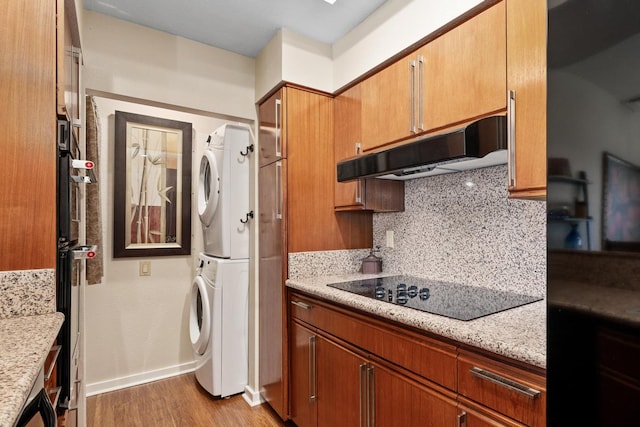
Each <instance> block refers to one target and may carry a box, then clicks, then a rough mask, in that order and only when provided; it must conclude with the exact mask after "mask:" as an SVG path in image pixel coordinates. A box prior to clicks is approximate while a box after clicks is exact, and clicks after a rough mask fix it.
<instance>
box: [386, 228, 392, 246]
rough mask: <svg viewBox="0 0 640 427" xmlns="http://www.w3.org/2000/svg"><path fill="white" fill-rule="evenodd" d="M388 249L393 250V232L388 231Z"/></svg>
mask: <svg viewBox="0 0 640 427" xmlns="http://www.w3.org/2000/svg"><path fill="white" fill-rule="evenodd" d="M387 247H388V248H393V230H387Z"/></svg>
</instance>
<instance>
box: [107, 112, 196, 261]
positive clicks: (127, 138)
mask: <svg viewBox="0 0 640 427" xmlns="http://www.w3.org/2000/svg"><path fill="white" fill-rule="evenodd" d="M191 143H192V125H191V123H186V122H180V121H176V120H169V119H162V118H158V117H152V116H145V115H142V114H135V113H128V112H123V111H116V112H115V147H114V149H115V156H114V159H115V164H114V219H113V223H114V224H113V225H114V227H113V228H114V232H113V257H114V258H126V257H155V256H171V255H190V254H191Z"/></svg>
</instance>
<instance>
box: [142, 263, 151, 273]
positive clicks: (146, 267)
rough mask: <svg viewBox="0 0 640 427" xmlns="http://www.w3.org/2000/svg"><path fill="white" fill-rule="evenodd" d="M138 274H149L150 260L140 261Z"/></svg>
mask: <svg viewBox="0 0 640 427" xmlns="http://www.w3.org/2000/svg"><path fill="white" fill-rule="evenodd" d="M140 276H151V261H140Z"/></svg>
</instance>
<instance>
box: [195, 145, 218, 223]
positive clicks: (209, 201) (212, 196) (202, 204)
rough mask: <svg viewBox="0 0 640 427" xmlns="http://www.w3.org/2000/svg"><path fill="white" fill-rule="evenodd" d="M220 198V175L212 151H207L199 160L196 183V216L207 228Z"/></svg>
mask: <svg viewBox="0 0 640 427" xmlns="http://www.w3.org/2000/svg"><path fill="white" fill-rule="evenodd" d="M219 198H220V174H219V171H218V165H217V163H216V156H215V154H214V153H213V151H211V150H209V149H207V150H205V152H204V155H203V156H202V159H201V160H200V179H199V182H198V215H200V221H201V222H202V223H203V224H204V225H205V226H209V225H210V224H211V221H212V220H213V215H214V214H215V213H216V209H217V208H218V199H219Z"/></svg>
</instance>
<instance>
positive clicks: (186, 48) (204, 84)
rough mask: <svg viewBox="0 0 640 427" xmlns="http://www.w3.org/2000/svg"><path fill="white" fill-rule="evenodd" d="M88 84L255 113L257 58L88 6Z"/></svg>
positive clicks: (102, 89)
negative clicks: (166, 31)
mask: <svg viewBox="0 0 640 427" xmlns="http://www.w3.org/2000/svg"><path fill="white" fill-rule="evenodd" d="M83 42H84V46H83V49H84V60H85V69H84V71H85V74H84V81H85V86H86V88H87V89H90V90H93V91H100V92H105V93H110V94H117V95H121V96H128V97H132V98H138V99H144V100H152V101H156V102H160V103H166V104H169V105H176V106H180V107H184V108H190V109H195V110H202V111H207V112H214V113H218V114H224V115H228V116H232V117H242V118H245V119H250V120H254V119H255V116H256V114H255V107H254V83H255V82H254V66H255V64H254V62H255V61H254V60H253V58H248V57H245V56H242V55H238V54H235V53H231V52H229V51H226V50H222V49H217V48H214V47H211V46H207V45H204V44H201V43H197V42H194V41H191V40H187V39H184V38H181V37H176V36H173V35H170V34H167V33H163V32H160V31H156V30H152V29H150V28H146V27H142V26H140V25H135V24H131V23H129V22H125V21H122V20H119V19H115V18H111V17H108V16H106V15H102V14H99V13H95V12H90V11H84V40H83Z"/></svg>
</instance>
